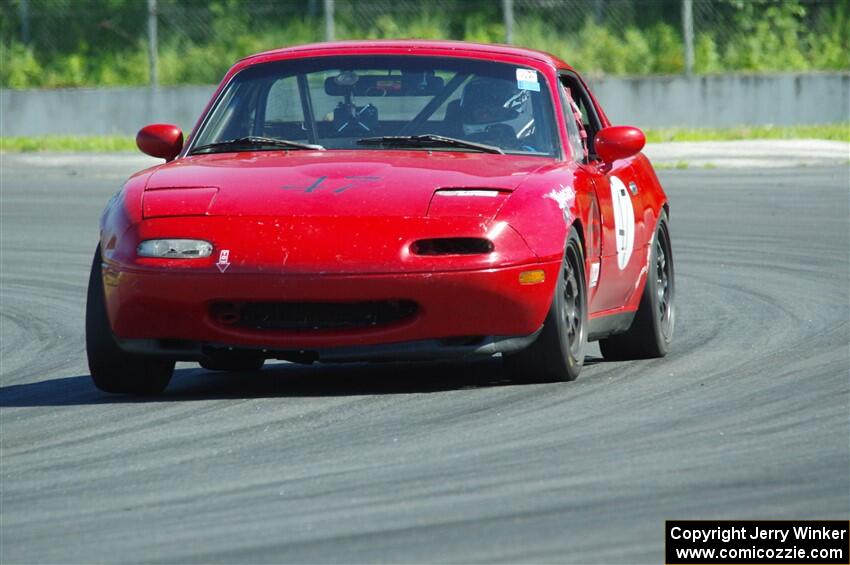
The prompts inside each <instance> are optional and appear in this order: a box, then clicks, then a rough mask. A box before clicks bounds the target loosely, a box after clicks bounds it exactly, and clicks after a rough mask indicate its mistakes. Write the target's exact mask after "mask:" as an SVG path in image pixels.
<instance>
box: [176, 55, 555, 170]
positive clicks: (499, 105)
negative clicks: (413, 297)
mask: <svg viewBox="0 0 850 565" xmlns="http://www.w3.org/2000/svg"><path fill="white" fill-rule="evenodd" d="M384 136H393V137H397V136H426V138H427V137H429V136H430V137H431V139H416V140H414V141H415V143H411V142H410V140H407V141H406V142H400V141H399V140H398V139H387V140H377V141H376V140H375V139H374V138H381V137H384ZM436 136H439V137H443V138H450V140H449V141H454V143H450V142H446V140H445V139H443V140H439V139H434V137H436ZM248 137H261V138H271V139H277V140H287V141H292V142H299V143H309V144H314V145H320V146H322V147H324V148H326V149H358V150H364V151H368V150H375V149H387V148H396V147H398V148H404V149H406V150H410V149H426V150H430V151H475V150H481V149H480V148H478V149H476V147H475V146H474V144H479V145H486V146H491V149H492V148H494V147H495V148H498V149H501V150H502V152H504V153H513V154H531V155H541V156H548V157H554V156H556V155H558V154H559V151H558V141H557V133H556V129H555V120H554V119H553V110H552V103H551V99H550V96H549V89H548V87H547V85H546V79H545V77H544V76H543V75H542V73H539V72H538V71H536V70H533V69H531V68H528V67H522V66H515V65H510V64H505V63H496V62H491V61H482V60H477V59H464V58H453V57H441V58H435V57H420V56H370V57H360V56H351V57H319V58H312V59H298V60H289V61H279V62H274V63H265V64H261V65H256V66H252V67H249V68H247V69H245V70H243V71H241V72H240V73H238V74H237V75H236V76H235V77H234V78H233V80H231V82H230V83H229V84H228V85H227V87H226V88H225V89H224V91H223V92H222V94H221V95H220V96H219V98H218V100H217V102H216V104H215V106H214V107H213V109H212V110H211V112H210V113H209V115H208V117H207V118H206V119H205V120H204V123H203V124H202V126H201V129H200V130H199V132H198V135H197V136H196V138H195V140H194V141H193V144H192V146H193V148H199V147H201V146H205V145H210V144H217V143H221V142H229V141H232V140H238V139H244V138H248ZM364 138H371V139H370V140H368V141H367V142H363V141H362V140H363V139H364ZM457 140H462V141H466V142H471V143H468V144H463V143H457ZM224 147H227V149H224V148H222V147H220V148H213V150H216V149H221V150H228V151H234V150H236V149H235V148H234V147H233V145H228V144H225V145H224ZM275 148H277V149H280V147H275V146H273V145H270V144H265V145H263V144H259V143H254V144H252V145H240V146H239V150H240V151H242V150H270V149H275Z"/></svg>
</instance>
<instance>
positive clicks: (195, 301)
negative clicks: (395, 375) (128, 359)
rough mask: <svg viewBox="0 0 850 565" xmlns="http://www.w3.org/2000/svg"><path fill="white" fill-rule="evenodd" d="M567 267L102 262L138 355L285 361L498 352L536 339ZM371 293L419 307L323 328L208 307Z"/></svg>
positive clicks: (126, 336) (349, 298)
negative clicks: (382, 269)
mask: <svg viewBox="0 0 850 565" xmlns="http://www.w3.org/2000/svg"><path fill="white" fill-rule="evenodd" d="M560 264H561V263H560V261H553V262H547V263H532V264H523V265H519V266H511V267H503V268H495V269H482V270H471V271H448V272H419V273H393V274H367V275H304V274H298V275H284V274H279V273H278V274H267V273H244V272H240V273H229V272H227V273H215V274H213V273H209V272H191V271H186V270H184V271H175V270H167V269H162V270H157V269H133V268H120V267H115V266H109V265H107V264H104V288H105V298H106V305H107V311H108V313H109V319H110V323H111V325H112V330H113V333H114V334H115V336H116V338H117V339H118V341H119V344H121V345H122V346H123V347H124V348H125V349H126V350H128V351H133V352H137V353H149V354H168V355H169V356H172V357H174V358H178V359H187V360H188V359H199V358H202V357H203V356H204V355H206V353H205V351H206V350H208V349H210V348H221V347H225V348H239V349H245V348H247V349H265V350H267V352H268V356H269V357H275V356H280V357H281V358H287V355H286V353H287V352H298V351H309V352H313V353H314V354H315V356H317V357H318V358H321V359H327V360H357V359H367V358H368V359H375V358H387V359H389V358H393V359H397V358H422V357H426V358H427V357H430V356H432V355H440V356H446V357H451V356H457V355H461V356H464V355H467V354H477V355H483V354H491V355H492V354H493V353H497V352H500V351H501V352H510V351H513V350H517V349H521V348H522V347H524V346H526V345H528V344H529V343H531V341H533V339H534V336H535V335H536V332H538V331H539V329H540V327H541V326H542V324H543V320H544V319H545V317H546V313H547V311H548V309H549V305H550V303H551V299H552V293H553V290H554V285H555V281H556V280H557V277H558V276H559V268H560ZM531 269H541V270H543V271H544V272H545V281H544V282H542V283H539V284H535V285H522V284H520V283H519V274H520V272H522V271H528V270H531ZM370 300H376V301H377V300H409V301H413V302H415V303H416V305H417V310H416V313H415V314H414V315H413V316H412V317H410V318H408V319H405V320H403V321H400V322H397V323H392V324H387V325H380V326H376V327H368V328H362V327H361V328H351V329H333V330H318V331H279V330H258V329H251V328H245V327H234V326H232V325H226V324H222V323H221V321H220V320H218V319H216V318H215V317H214V316H213V315H212V314H211V310H212V305H213V304H215V303H219V302H222V301H231V302H275V301H278V302H280V301H285V302H340V303H345V302H356V301H370ZM493 336H499V337H493ZM169 351H170V353H169ZM157 352H159V353H157ZM276 352H277V353H276ZM440 352H442V354H441V353H440ZM278 354H279V355H278ZM443 354H444V355H443Z"/></svg>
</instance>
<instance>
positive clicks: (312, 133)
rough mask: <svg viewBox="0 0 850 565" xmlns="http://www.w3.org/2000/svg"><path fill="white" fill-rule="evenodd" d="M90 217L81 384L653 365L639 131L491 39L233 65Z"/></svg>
mask: <svg viewBox="0 0 850 565" xmlns="http://www.w3.org/2000/svg"><path fill="white" fill-rule="evenodd" d="M136 141H137V144H138V146H139V148H140V149H141V150H142V151H143V152H145V153H147V154H149V155H151V156H154V157H157V158H161V159H164V160H165V162H164V163H162V164H159V165H157V166H154V167H151V168H149V169H146V170H144V171H141V172H138V173H136V174H135V175H133V176H132V177H131V178H130V179H129V180H128V181H127V182H126V183H125V184H124V185H123V187H122V188H121V189H120V191H119V192H118V193H117V194H116V195H115V196H114V197H113V198H112V199H111V200H110V202H109V203H108V205H107V206H106V209H105V211H104V213H103V216H102V218H101V224H100V242H99V245H98V246H97V249H96V251H95V254H94V261H93V263H92V269H91V276H90V281H89V290H88V300H87V308H86V348H87V354H88V361H89V367H90V371H91V376H92V378H93V380H94V383H95V385H96V386H97V387H98V388H100V389H102V390H104V391H108V392H117V393H132V394H155V393H158V392H161V391H162V390H164V389H165V387H166V386H167V385H168V382H169V380H170V378H171V376H172V373H173V371H174V366H175V362H176V361H194V362H198V363H200V365H201V366H203V367H205V368H207V369H210V370H231V371H256V370H259V369H260V368H261V367H262V366H263V364H264V362H265V361H266V360H268V359H280V360H288V361H293V362H304V363H311V362H314V361H319V362H334V361H367V360H378V361H381V360H408V359H435V358H464V357H472V356H496V355H498V356H500V357H501V358H502V359H503V360H504V363H505V366H506V370H507V371H508V374H509V375H510V376H511V378H513V379H516V380H523V379H525V380H535V381H569V380H572V379H574V378H576V377H577V376H578V374H579V371H580V370H581V367H582V364H583V362H584V358H585V350H586V347H587V343H588V341H591V340H598V341H599V346H600V349H601V352H602V354H603V356H604V357H605V358H606V359H616V360H622V359H636V358H649V357H660V356H663V355H665V354H666V352H667V350H668V347H669V344H670V340H671V337H672V333H673V326H674V317H675V311H674V296H675V292H674V289H675V287H674V269H673V255H672V252H671V243H670V232H669V228H668V218H669V214H670V211H669V207H668V203H667V198H666V196H665V193H664V191H663V189H662V188H661V186H660V184H659V182H658V179H657V177H656V175H655V173H654V171H653V168H652V166H651V165H650V163H649V161H648V160H647V158H646V157H645V156H644V155H643V154H642V153H641V150H642V148H643V146H644V143H645V137H644V134H643V133H642V132H641V131H640V130H639V129H637V128H634V127H629V126H615V125H612V124H611V123H610V121H609V120H608V118H607V117H606V115H605V113H604V112H603V110H602V108H601V107H600V105H599V104H598V102H597V100H596V99H595V98H594V96H593V94H592V93H591V92H590V91H589V90H588V88H587V85H586V83H585V81H584V80H583V79H582V78H581V76H580V75H579V74H578V73H577V72H576V71H575V70H573V69H572V68H571V67H570V66H568V65H567V64H566V63H564V62H563V61H561V60H559V59H557V58H555V57H553V56H552V55H548V54H546V53H541V52H538V51H532V50H529V49H521V48H516V47H511V46H497V45H479V44H472V43H463V42H451V41H418V40H417V41H414V40H406V41H348V42H335V43H325V44H315V45H304V46H298V47H291V48H286V49H279V50H275V51H269V52H265V53H260V54H257V55H253V56H251V57H247V58H245V59H243V60H241V61H239V62H238V63H236V64H235V65H234V66H233V67H232V68H231V69H230V71H229V72H228V73H227V74H226V76H225V77H224V79H223V80H222V82H221V84H220V85H219V86H218V89H217V90H216V92H215V94H214V95H213V96H212V99H211V100H210V102H209V104H208V106H207V107H206V109H205V110H204V111H203V113H202V115H201V118H200V120H199V121H198V122H197V124H196V125H195V127H194V129H193V130H192V132H191V134H190V135H189V136H188V137H187V139H186V141H185V142H184V139H183V133H182V132H181V131H180V129H179V128H177V127H176V126H173V125H166V124H154V125H149V126H147V127H145V128H143V129H142V130H141V131H140V132H139V134H138V136H137V138H136Z"/></svg>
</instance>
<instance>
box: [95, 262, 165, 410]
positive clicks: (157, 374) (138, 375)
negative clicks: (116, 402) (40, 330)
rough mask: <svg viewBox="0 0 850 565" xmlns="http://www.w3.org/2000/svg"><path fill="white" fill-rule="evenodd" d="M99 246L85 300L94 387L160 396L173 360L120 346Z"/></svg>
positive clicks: (118, 391)
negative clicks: (109, 309) (106, 293)
mask: <svg viewBox="0 0 850 565" xmlns="http://www.w3.org/2000/svg"><path fill="white" fill-rule="evenodd" d="M101 262H102V261H101V255H100V246H99V245H98V247H97V250H96V251H95V253H94V260H93V261H92V267H91V274H90V275H89V288H88V296H87V298H86V356H87V357H88V362H89V372H90V373H91V378H92V381H94V385H95V386H96V387H97V388H99V389H100V390H102V391H104V392H112V393H123V394H136V395H152V394H159V393H161V392H162V391H163V390H165V387H167V386H168V382H169V381H170V380H171V375H172V374H173V373H174V361H169V360H164V359H157V358H155V357H149V356H143V355H132V354H129V353H125V352H124V351H122V350H121V348H120V347H118V344H117V343H116V341H115V336H114V335H113V334H112V328H111V326H110V325H109V317H108V315H107V313H106V302H105V299H104V294H103V274H102V272H101Z"/></svg>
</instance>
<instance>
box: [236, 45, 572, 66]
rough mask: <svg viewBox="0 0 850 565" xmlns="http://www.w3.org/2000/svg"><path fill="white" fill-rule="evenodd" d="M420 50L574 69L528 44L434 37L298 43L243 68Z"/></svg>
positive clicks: (263, 55)
mask: <svg viewBox="0 0 850 565" xmlns="http://www.w3.org/2000/svg"><path fill="white" fill-rule="evenodd" d="M416 50H422V51H429V52H431V51H450V52H455V53H457V52H460V51H462V52H463V53H464V55H468V56H472V57H475V56H476V55H480V56H481V57H482V58H484V57H495V58H500V57H519V58H528V59H533V60H535V61H538V62H540V63H544V64H547V65H551V66H552V67H555V68H559V69H571V67H570V66H569V65H568V64H567V63H565V62H564V61H562V60H561V59H559V58H557V57H555V56H554V55H552V54H550V53H546V52H544V51H537V50H535V49H528V48H525V47H516V46H513V45H497V44H490V43H472V42H468V41H450V40H433V39H368V40H346V41H328V42H323V43H309V44H306V45H294V46H292V47H283V48H281V49H273V50H270V51H263V52H262V53H256V54H254V55H250V56H248V57H245V58H244V59H242V60H241V61H240V63H241V65H239V66H240V67H244V66H247V65H251V64H252V63H260V62H268V61H273V60H276V59H285V58H291V57H293V56H298V55H301V56H309V55H310V54H323V55H329V54H331V53H332V52H336V53H338V54H352V55H353V54H357V53H363V52H367V53H368V52H375V51H380V52H381V53H387V54H395V53H398V54H411V52H413V51H416Z"/></svg>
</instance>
